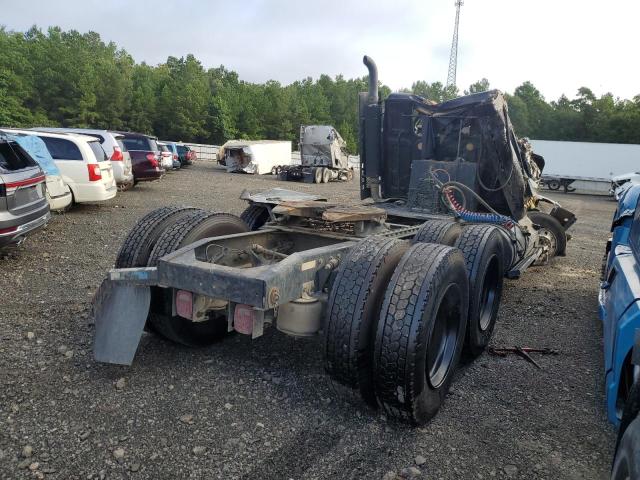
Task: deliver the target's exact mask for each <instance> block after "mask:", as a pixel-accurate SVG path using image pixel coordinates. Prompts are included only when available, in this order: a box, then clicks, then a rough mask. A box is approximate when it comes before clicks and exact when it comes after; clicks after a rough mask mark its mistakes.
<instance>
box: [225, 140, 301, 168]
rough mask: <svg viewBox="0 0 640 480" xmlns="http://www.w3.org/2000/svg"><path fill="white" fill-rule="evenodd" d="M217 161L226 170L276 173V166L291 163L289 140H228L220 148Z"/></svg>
mask: <svg viewBox="0 0 640 480" xmlns="http://www.w3.org/2000/svg"><path fill="white" fill-rule="evenodd" d="M221 150H222V151H221V152H220V156H219V159H220V160H219V163H221V164H222V165H225V166H226V167H227V172H244V173H257V174H258V175H264V174H267V173H276V167H278V166H280V165H291V161H292V160H291V142H290V141H281V140H230V141H228V142H227V143H225V144H224V145H223V146H222V148H221Z"/></svg>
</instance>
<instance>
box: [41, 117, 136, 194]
mask: <svg viewBox="0 0 640 480" xmlns="http://www.w3.org/2000/svg"><path fill="white" fill-rule="evenodd" d="M31 130H38V131H42V132H54V133H65V132H67V133H80V134H83V135H91V136H92V137H95V138H97V139H98V141H99V142H100V145H102V148H103V149H104V151H105V152H106V153H107V156H108V157H109V160H111V166H112V167H113V176H114V178H115V179H116V184H117V185H118V188H119V189H120V190H127V189H129V188H131V187H132V186H133V171H132V166H131V156H130V155H129V152H127V149H126V147H124V144H123V143H122V141H121V140H122V139H123V138H124V135H122V134H119V133H114V132H110V131H108V130H99V129H93V128H49V127H47V128H32V129H31ZM118 140H120V141H118Z"/></svg>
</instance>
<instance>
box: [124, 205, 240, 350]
mask: <svg viewBox="0 0 640 480" xmlns="http://www.w3.org/2000/svg"><path fill="white" fill-rule="evenodd" d="M247 230H248V227H247V225H246V224H245V222H243V221H242V220H241V219H240V218H238V217H235V216H233V215H228V214H214V213H210V212H206V211H204V210H201V209H198V208H193V207H161V208H158V209H155V210H153V211H151V212H149V213H148V214H147V215H145V216H144V217H142V218H141V219H140V220H139V221H138V222H137V223H136V224H135V225H134V227H133V228H132V229H131V231H130V232H129V234H128V235H127V237H126V238H125V241H124V242H123V244H122V247H121V248H120V251H119V252H118V257H117V259H116V268H132V267H144V266H156V265H157V262H158V260H159V259H160V258H161V257H163V256H164V255H166V254H168V253H171V252H173V251H175V250H177V249H178V248H182V247H184V246H186V245H189V244H190V243H193V242H195V241H197V240H201V239H203V238H207V237H213V236H219V235H226V234H231V233H242V232H246V231H247ZM172 310H173V298H172V291H171V290H169V289H164V288H160V287H152V288H151V307H150V312H149V317H148V319H147V327H148V328H149V330H151V331H153V332H154V333H157V334H160V335H161V336H163V337H164V338H166V339H168V340H171V341H173V342H176V343H180V344H183V345H188V346H202V345H208V344H210V343H212V342H214V341H216V340H218V339H220V338H221V337H222V336H224V335H225V334H226V331H227V320H226V317H224V318H223V316H222V315H217V314H211V315H209V318H208V320H206V321H203V322H192V321H190V320H187V319H184V318H182V317H178V316H172V315H171V312H172Z"/></svg>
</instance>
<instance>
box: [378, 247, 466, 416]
mask: <svg viewBox="0 0 640 480" xmlns="http://www.w3.org/2000/svg"><path fill="white" fill-rule="evenodd" d="M468 305H469V281H468V279H467V272H466V269H465V264H464V257H463V256H462V253H461V252H460V250H458V249H457V248H452V247H448V246H445V245H436V244H431V243H414V244H413V245H412V246H411V248H409V249H408V250H407V251H406V252H405V254H404V256H403V257H402V259H401V260H400V263H399V264H398V266H397V267H396V269H395V271H394V272H393V276H392V277H391V281H390V282H389V286H388V287H387V290H386V292H385V296H384V300H383V303H382V309H381V311H380V319H379V321H378V327H377V331H376V339H375V346H374V359H373V378H374V389H375V392H376V397H377V399H378V403H379V404H380V406H381V407H382V408H384V410H385V411H386V412H387V413H388V414H389V415H391V416H394V417H396V418H398V419H401V420H403V421H407V422H410V423H413V424H416V425H422V424H424V423H426V422H427V421H429V419H431V418H432V417H433V416H434V415H435V414H436V413H437V412H438V410H439V409H440V406H441V405H442V402H443V401H444V397H445V396H446V394H447V391H448V390H449V385H450V383H451V380H452V378H453V374H454V371H455V369H456V366H457V364H458V361H459V359H460V354H461V352H462V347H463V344H464V335H465V328H466V324H467V309H468Z"/></svg>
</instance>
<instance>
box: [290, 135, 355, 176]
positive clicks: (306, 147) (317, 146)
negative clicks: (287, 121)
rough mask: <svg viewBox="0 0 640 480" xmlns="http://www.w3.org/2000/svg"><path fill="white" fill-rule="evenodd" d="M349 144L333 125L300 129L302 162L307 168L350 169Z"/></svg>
mask: <svg viewBox="0 0 640 480" xmlns="http://www.w3.org/2000/svg"><path fill="white" fill-rule="evenodd" d="M346 147H347V144H346V142H345V141H344V140H343V139H342V137H341V136H340V134H339V133H338V131H337V130H336V129H335V128H333V127H332V126H331V125H302V126H301V127H300V160H301V163H302V165H303V166H305V167H332V168H349V155H348V153H347V151H346Z"/></svg>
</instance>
